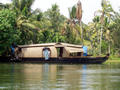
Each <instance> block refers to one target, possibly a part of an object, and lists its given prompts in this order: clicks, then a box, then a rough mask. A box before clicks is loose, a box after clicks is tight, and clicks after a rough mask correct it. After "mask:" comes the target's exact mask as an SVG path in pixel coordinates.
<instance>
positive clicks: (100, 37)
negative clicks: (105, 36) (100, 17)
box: [100, 27, 103, 55]
mask: <svg viewBox="0 0 120 90" xmlns="http://www.w3.org/2000/svg"><path fill="white" fill-rule="evenodd" d="M102 31H103V27H101V33H100V55H101V52H102Z"/></svg>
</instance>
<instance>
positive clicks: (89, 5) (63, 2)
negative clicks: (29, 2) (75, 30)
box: [0, 0, 120, 23]
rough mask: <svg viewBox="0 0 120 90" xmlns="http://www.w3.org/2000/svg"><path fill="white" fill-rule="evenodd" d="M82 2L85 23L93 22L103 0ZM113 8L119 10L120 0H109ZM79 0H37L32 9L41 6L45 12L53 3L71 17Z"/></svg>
mask: <svg viewBox="0 0 120 90" xmlns="http://www.w3.org/2000/svg"><path fill="white" fill-rule="evenodd" d="M10 1H11V0H0V3H1V2H2V3H10ZM80 1H81V2H82V9H83V17H82V21H83V22H84V23H88V22H91V21H92V19H93V17H94V12H95V11H96V10H99V9H101V0H80ZM109 1H110V3H111V5H112V7H113V9H114V10H115V11H119V9H120V8H119V7H120V0H109ZM77 2H78V0H35V2H34V4H33V6H32V9H33V10H34V9H36V8H39V9H41V10H42V11H43V12H44V11H46V10H47V9H48V8H51V6H52V4H55V3H56V4H57V5H58V6H59V8H60V13H61V14H63V15H65V16H66V17H69V12H68V8H70V7H72V6H73V5H75V4H76V3H77Z"/></svg>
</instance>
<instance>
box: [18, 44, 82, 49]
mask: <svg viewBox="0 0 120 90" xmlns="http://www.w3.org/2000/svg"><path fill="white" fill-rule="evenodd" d="M51 46H54V47H76V48H82V45H74V44H68V43H43V44H31V45H19V46H18V47H21V48H28V47H51Z"/></svg>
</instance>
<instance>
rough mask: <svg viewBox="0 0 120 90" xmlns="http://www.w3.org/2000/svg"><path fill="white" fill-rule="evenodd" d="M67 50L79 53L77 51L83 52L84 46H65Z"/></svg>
mask: <svg viewBox="0 0 120 90" xmlns="http://www.w3.org/2000/svg"><path fill="white" fill-rule="evenodd" d="M65 49H66V50H67V52H69V53H77V52H83V49H82V48H73V47H65Z"/></svg>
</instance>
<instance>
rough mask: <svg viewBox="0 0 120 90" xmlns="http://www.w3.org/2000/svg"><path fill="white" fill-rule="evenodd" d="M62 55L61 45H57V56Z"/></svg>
mask: <svg viewBox="0 0 120 90" xmlns="http://www.w3.org/2000/svg"><path fill="white" fill-rule="evenodd" d="M62 56H63V47H57V57H62Z"/></svg>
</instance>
